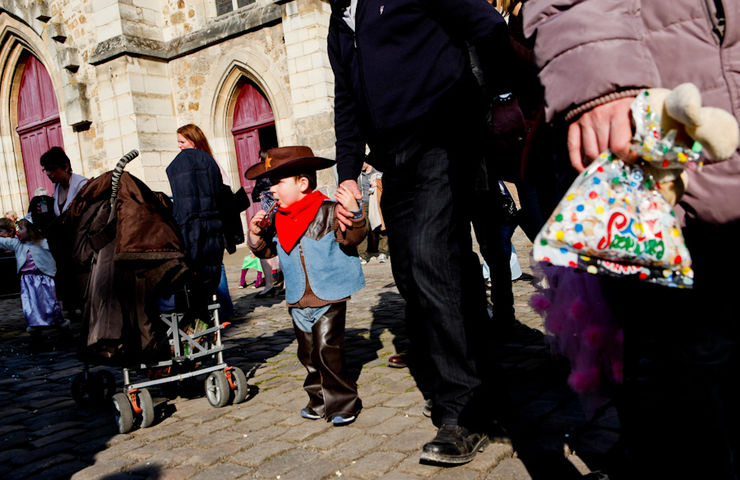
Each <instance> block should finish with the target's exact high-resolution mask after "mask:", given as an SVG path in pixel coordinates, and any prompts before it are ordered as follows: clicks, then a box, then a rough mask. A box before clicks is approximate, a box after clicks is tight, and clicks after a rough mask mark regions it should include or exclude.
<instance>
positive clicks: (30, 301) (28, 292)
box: [0, 218, 69, 333]
mask: <svg viewBox="0 0 740 480" xmlns="http://www.w3.org/2000/svg"><path fill="white" fill-rule="evenodd" d="M12 231H13V225H12V221H11V220H9V219H5V218H3V219H0V248H6V249H9V250H13V251H15V260H16V264H17V268H18V273H19V274H20V276H21V303H22V305H23V315H24V316H25V317H26V324H27V325H28V328H27V329H26V331H28V332H29V333H37V330H38V329H39V328H42V327H52V326H57V327H68V326H69V320H65V319H64V317H63V316H62V308H61V307H60V306H59V302H58V301H57V293H56V285H55V284H54V275H56V272H57V267H56V262H55V261H54V257H52V256H51V252H50V251H49V244H48V243H47V242H46V239H45V238H44V237H43V236H41V234H40V233H39V232H38V230H36V229H35V228H34V226H33V224H32V223H31V222H29V221H28V220H26V219H25V218H23V219H21V220H18V224H17V230H16V236H17V238H12V237H11V236H10V235H12Z"/></svg>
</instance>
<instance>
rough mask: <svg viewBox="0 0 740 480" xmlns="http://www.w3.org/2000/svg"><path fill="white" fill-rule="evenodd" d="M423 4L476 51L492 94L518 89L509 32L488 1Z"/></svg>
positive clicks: (430, 1)
mask: <svg viewBox="0 0 740 480" xmlns="http://www.w3.org/2000/svg"><path fill="white" fill-rule="evenodd" d="M422 4H424V5H425V6H426V8H427V10H428V12H429V13H430V15H431V16H432V18H434V19H435V20H436V21H437V22H438V23H440V24H441V25H442V26H444V27H445V29H446V30H447V31H449V32H450V33H451V35H452V36H453V37H454V38H455V39H456V40H462V41H465V42H466V43H467V44H468V46H469V47H471V48H473V49H474V51H475V54H476V57H477V62H478V63H479V66H480V69H481V72H482V74H483V76H484V78H485V85H486V89H487V90H488V93H489V94H497V93H504V92H511V91H513V90H515V89H516V84H515V80H514V76H513V74H514V68H515V65H514V61H515V57H514V51H513V49H512V45H511V41H510V38H509V31H508V28H507V26H506V21H505V20H504V18H503V17H502V16H501V14H500V13H499V12H498V10H496V9H495V8H494V7H493V5H491V4H489V3H488V2H487V1H486V0H422Z"/></svg>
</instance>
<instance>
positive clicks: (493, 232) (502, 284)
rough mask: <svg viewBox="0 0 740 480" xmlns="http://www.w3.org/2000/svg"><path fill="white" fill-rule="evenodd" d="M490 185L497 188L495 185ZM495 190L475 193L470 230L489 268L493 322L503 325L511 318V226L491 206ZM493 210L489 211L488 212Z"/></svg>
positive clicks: (512, 301) (494, 201) (511, 320)
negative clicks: (473, 233) (471, 228)
mask: <svg viewBox="0 0 740 480" xmlns="http://www.w3.org/2000/svg"><path fill="white" fill-rule="evenodd" d="M492 188H496V189H498V185H494V186H493V187H492ZM498 195H500V194H499V193H498V191H492V190H490V189H487V190H483V191H476V192H475V196H476V198H475V202H474V203H475V207H474V208H473V210H472V212H473V219H472V220H473V231H475V238H476V239H477V240H478V246H479V248H480V253H481V255H483V259H484V260H485V261H486V263H488V267H489V268H490V270H491V283H492V287H491V300H492V301H493V321H494V322H495V323H496V324H497V325H500V326H502V325H507V324H511V323H512V322H514V321H515V313H514V291H513V290H512V285H511V264H510V263H509V261H510V258H511V236H512V234H513V231H514V228H516V226H515V225H507V224H506V220H505V219H504V218H503V215H502V214H501V212H500V210H497V209H495V208H493V209H492V208H491V206H492V205H497V204H498V203H500V202H499V201H498V200H497V197H498ZM492 210H493V211H492Z"/></svg>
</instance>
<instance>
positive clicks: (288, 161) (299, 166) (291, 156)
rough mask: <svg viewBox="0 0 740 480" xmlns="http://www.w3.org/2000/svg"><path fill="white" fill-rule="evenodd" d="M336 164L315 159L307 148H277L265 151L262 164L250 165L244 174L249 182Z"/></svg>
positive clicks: (326, 160)
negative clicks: (265, 154) (265, 155)
mask: <svg viewBox="0 0 740 480" xmlns="http://www.w3.org/2000/svg"><path fill="white" fill-rule="evenodd" d="M334 163H336V162H335V161H334V160H330V159H328V158H323V157H316V156H314V154H313V151H312V150H311V149H310V148H309V147H301V146H295V147H279V148H271V149H269V150H268V151H267V157H266V158H265V161H264V162H260V163H257V164H255V165H252V166H251V167H249V168H248V169H247V171H246V172H245V173H244V176H245V177H247V178H248V179H249V180H256V179H257V178H260V177H269V178H285V177H290V176H291V175H297V174H299V173H306V172H310V171H315V170H321V169H323V168H328V167H331V166H332V165H334Z"/></svg>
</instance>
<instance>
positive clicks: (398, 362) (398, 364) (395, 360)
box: [388, 353, 406, 368]
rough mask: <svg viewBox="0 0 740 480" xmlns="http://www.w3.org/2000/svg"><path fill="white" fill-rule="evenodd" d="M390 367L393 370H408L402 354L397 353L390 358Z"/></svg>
mask: <svg viewBox="0 0 740 480" xmlns="http://www.w3.org/2000/svg"><path fill="white" fill-rule="evenodd" d="M388 366H389V367H391V368H406V362H405V361H404V358H403V354H402V353H395V354H393V355H391V356H390V357H388Z"/></svg>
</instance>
